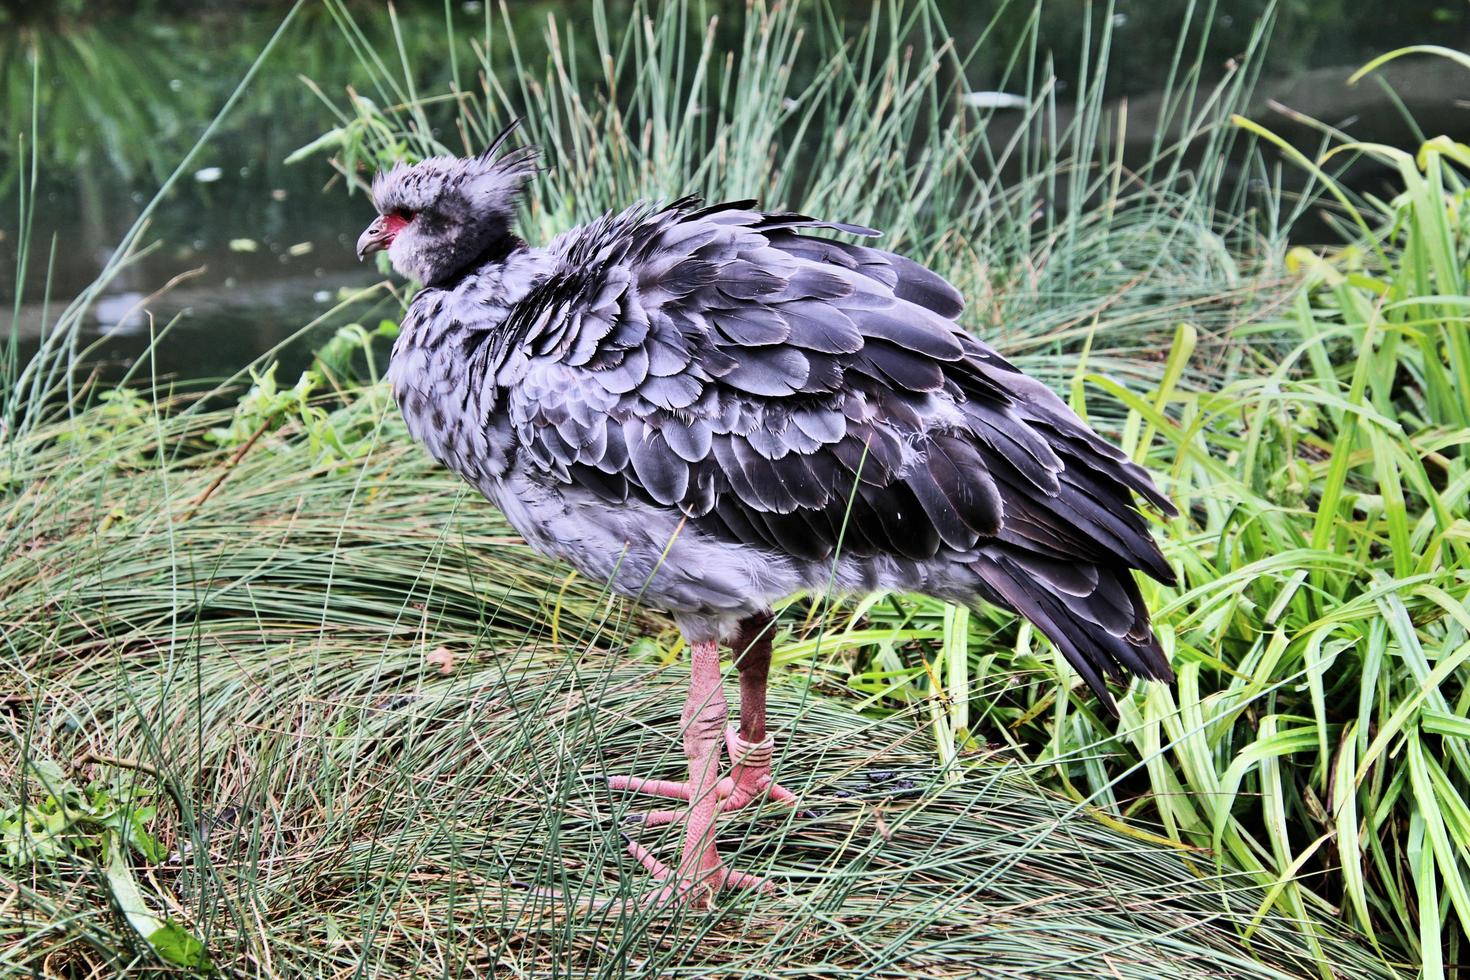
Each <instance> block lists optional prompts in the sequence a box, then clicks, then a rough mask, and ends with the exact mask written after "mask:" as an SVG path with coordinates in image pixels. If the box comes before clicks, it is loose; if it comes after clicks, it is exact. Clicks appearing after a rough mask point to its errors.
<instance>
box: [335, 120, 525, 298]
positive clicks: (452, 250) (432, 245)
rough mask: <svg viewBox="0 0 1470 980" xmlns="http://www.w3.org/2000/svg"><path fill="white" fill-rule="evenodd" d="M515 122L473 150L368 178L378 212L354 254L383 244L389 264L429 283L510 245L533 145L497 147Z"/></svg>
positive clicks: (508, 249)
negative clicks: (470, 153) (480, 149)
mask: <svg viewBox="0 0 1470 980" xmlns="http://www.w3.org/2000/svg"><path fill="white" fill-rule="evenodd" d="M515 125H516V124H515V123H511V124H510V125H509V126H507V127H506V128H505V129H504V130H502V131H501V133H500V135H499V136H497V137H495V139H494V141H493V142H492V143H491V144H490V147H489V149H487V150H486V151H485V152H484V153H481V154H480V155H478V156H474V157H469V158H465V159H461V158H458V157H448V156H444V157H430V158H429V159H427V160H423V161H420V162H419V163H416V164H413V165H412V166H410V165H407V164H401V163H400V164H398V165H397V166H395V167H393V168H392V169H391V170H386V171H383V172H380V173H379V174H378V175H377V177H375V178H374V179H373V189H372V199H373V206H374V207H376V208H377V209H378V216H377V217H376V218H374V219H373V222H372V224H370V225H368V227H367V230H366V231H364V232H363V233H362V237H361V238H359V239H358V240H357V256H358V258H360V259H361V258H366V257H367V256H368V255H369V254H371V253H373V252H381V251H384V250H386V251H387V252H388V257H389V259H391V260H392V262H393V268H395V269H397V270H398V272H399V273H400V274H402V275H404V276H407V277H410V278H413V279H417V280H418V281H419V282H421V283H423V284H424V285H426V286H434V285H439V284H441V283H444V282H447V281H449V280H450V279H452V278H454V277H455V276H456V275H458V274H460V273H462V272H464V271H465V270H466V269H468V268H469V267H470V266H471V265H475V264H479V263H482V262H484V261H486V260H488V259H492V258H494V257H496V256H504V255H507V254H509V253H510V252H511V251H513V250H514V249H515V248H516V247H517V246H518V245H519V244H520V240H519V239H517V238H516V237H515V235H514V234H512V232H511V220H512V218H514V216H515V210H516V202H517V199H518V197H519V195H520V191H521V188H522V187H524V186H525V183H526V181H527V180H528V179H529V178H530V177H531V175H532V174H534V173H535V172H536V148H535V147H532V146H523V147H519V148H517V149H514V150H510V151H509V152H506V153H501V152H500V150H501V147H502V146H503V145H504V144H505V141H506V138H507V137H509V135H510V132H511V130H512V129H514V128H515Z"/></svg>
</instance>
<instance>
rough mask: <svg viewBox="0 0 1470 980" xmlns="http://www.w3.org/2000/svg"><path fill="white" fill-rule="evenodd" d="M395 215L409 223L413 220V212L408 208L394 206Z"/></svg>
mask: <svg viewBox="0 0 1470 980" xmlns="http://www.w3.org/2000/svg"><path fill="white" fill-rule="evenodd" d="M393 217H395V218H397V219H398V220H399V221H402V222H403V223H405V224H407V223H408V222H410V221H412V220H413V212H412V211H410V210H408V208H394V209H393Z"/></svg>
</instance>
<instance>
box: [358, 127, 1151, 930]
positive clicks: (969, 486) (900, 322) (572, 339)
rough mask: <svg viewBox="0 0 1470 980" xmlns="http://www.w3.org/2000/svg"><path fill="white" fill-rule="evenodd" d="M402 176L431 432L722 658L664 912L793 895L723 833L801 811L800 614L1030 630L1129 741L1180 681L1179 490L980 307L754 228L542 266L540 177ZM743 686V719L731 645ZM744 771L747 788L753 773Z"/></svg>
mask: <svg viewBox="0 0 1470 980" xmlns="http://www.w3.org/2000/svg"><path fill="white" fill-rule="evenodd" d="M514 128H515V123H512V124H511V125H509V126H507V127H506V128H505V129H504V130H502V131H501V132H500V133H499V134H498V135H497V136H496V137H495V138H494V139H493V140H492V141H491V142H490V144H489V146H488V147H487V148H486V149H485V150H484V152H482V153H479V154H476V155H472V156H467V157H463V158H460V157H455V156H451V155H444V156H435V157H429V158H427V159H423V160H421V161H419V162H416V163H408V162H402V163H398V164H396V165H394V166H392V167H391V168H389V169H386V170H382V171H379V172H378V173H377V174H376V175H375V177H374V178H373V180H372V183H371V190H370V197H371V200H372V203H373V205H374V206H375V208H376V210H377V212H378V215H377V217H376V218H375V219H374V220H373V221H372V223H371V224H370V225H369V226H368V227H367V229H366V230H365V231H364V232H363V233H362V236H361V238H359V240H358V242H357V253H358V257H359V258H365V257H366V256H367V255H369V254H371V253H374V252H378V251H386V252H387V254H388V258H389V260H390V262H391V265H392V266H393V268H394V269H395V270H396V271H397V272H398V273H399V274H400V275H402V276H404V277H405V278H408V279H410V280H415V281H417V283H419V284H420V287H421V288H420V289H419V290H418V291H417V292H416V293H415V294H414V295H413V298H412V300H411V301H410V302H409V304H408V306H407V309H406V311H405V313H404V315H403V318H402V322H401V324H400V331H399V335H398V337H397V339H396V340H395V342H394V346H393V352H392V355H391V359H390V366H389V369H388V372H387V376H388V379H389V382H390V385H391V388H392V392H393V396H394V399H395V400H396V402H397V404H398V406H399V408H400V410H401V412H402V415H403V418H404V420H405V422H406V424H407V428H408V431H409V433H410V434H411V435H412V436H413V437H414V438H415V439H416V440H418V441H419V442H421V443H422V444H423V445H424V447H425V448H426V449H427V451H428V452H429V453H430V454H431V455H432V456H433V457H434V458H435V459H436V460H438V461H439V462H440V463H442V464H443V465H444V466H446V467H448V468H449V469H450V470H453V471H454V472H455V473H457V474H458V475H459V476H460V477H462V478H463V479H464V480H465V481H467V482H468V483H469V484H470V485H471V486H472V487H474V488H475V489H477V490H478V491H479V492H480V493H481V494H483V495H484V497H485V498H487V499H488V500H489V501H490V503H491V504H493V505H494V506H496V507H497V508H499V510H500V511H501V512H502V513H503V514H504V516H505V518H506V520H507V521H508V522H509V523H510V525H511V526H512V527H514V528H515V530H516V531H517V533H518V534H519V535H520V536H521V537H523V538H524V540H525V541H526V543H527V544H528V545H530V546H531V547H532V548H534V549H536V550H537V551H539V552H541V553H543V554H546V555H549V556H551V557H553V558H555V559H559V560H562V561H565V562H567V563H569V564H570V565H571V566H572V567H573V568H574V569H576V570H577V571H578V572H579V573H581V574H582V575H585V576H589V577H590V578H592V579H594V580H596V581H599V582H602V583H606V584H607V585H608V586H609V587H610V588H611V589H612V590H613V591H615V592H617V593H619V594H621V595H623V596H626V597H629V598H631V599H634V600H638V601H641V602H643V603H644V604H646V605H649V606H653V607H656V608H660V609H663V610H665V611H667V612H668V613H670V614H672V616H673V619H674V621H675V623H676V624H677V626H678V628H679V630H680V632H681V633H682V635H683V638H684V640H685V641H686V642H687V644H688V646H689V649H690V658H691V670H690V679H689V685H688V691H687V696H686V699H685V703H684V709H683V712H682V715H681V719H682V730H681V740H682V744H683V750H684V756H685V760H686V762H687V764H688V778H687V779H686V780H678V781H675V780H666V779H654V778H644V777H640V776H636V775H628V776H613V777H610V778H608V781H607V785H608V786H609V787H610V789H611V790H612V791H615V792H622V791H627V792H633V793H638V794H643V795H647V796H652V797H659V798H664V799H668V800H671V801H673V803H672V804H671V806H672V807H673V808H671V809H666V810H655V811H652V812H649V813H646V814H644V815H643V816H642V822H643V823H644V824H645V825H655V826H656V825H661V824H673V825H682V830H683V838H682V846H681V850H680V854H679V857H678V859H677V861H672V862H665V861H664V860H662V859H660V858H659V857H658V856H656V855H655V854H654V853H652V852H651V851H650V850H649V849H648V848H646V847H645V846H644V845H643V844H641V843H639V842H638V841H636V840H634V839H632V838H631V837H627V836H626V835H625V839H626V842H627V849H628V852H629V853H630V854H631V855H632V857H633V858H634V859H636V860H637V862H638V863H639V864H640V865H642V866H643V867H644V868H645V869H647V871H648V872H649V873H650V874H651V876H652V878H653V879H654V884H653V886H651V888H650V889H649V890H648V891H647V893H646V894H645V895H644V896H642V897H641V899H640V900H639V901H640V902H641V903H645V904H653V905H674V906H679V907H686V908H697V909H707V908H710V907H712V905H713V904H714V902H715V901H716V896H717V895H718V894H719V893H721V892H722V891H724V890H725V889H757V890H760V891H766V892H768V891H770V890H772V889H773V887H774V886H773V883H772V882H771V881H769V880H767V879H765V878H762V877H758V876H755V875H752V874H748V873H746V872H742V871H739V870H737V869H734V868H732V867H729V866H728V865H726V864H725V863H724V861H723V859H722V858H721V856H720V854H719V852H718V849H717V848H716V845H715V827H716V823H717V821H718V820H719V819H720V817H721V816H723V815H725V814H729V813H732V812H734V811H737V810H741V809H743V808H745V807H748V806H752V805H754V804H757V803H762V802H765V801H775V802H777V803H781V804H786V805H796V803H797V797H796V795H795V794H794V793H792V792H791V791H789V790H788V789H787V788H786V787H784V786H782V785H780V784H779V783H778V782H776V781H775V779H774V778H773V774H772V759H773V750H774V745H775V740H774V736H773V735H772V734H771V732H770V731H769V730H768V727H767V717H766V687H767V682H768V677H769V672H770V665H771V648H772V639H773V629H774V617H773V614H772V607H773V604H774V603H776V602H777V601H779V600H781V599H783V598H786V597H789V596H792V595H795V594H798V593H801V592H803V591H807V592H809V593H814V594H829V593H831V594H846V595H864V594H871V593H876V592H881V591H901V592H906V593H920V594H925V595H928V596H932V597H936V598H938V599H941V600H945V601H948V602H952V603H957V604H962V605H965V606H967V607H971V608H976V607H979V606H980V605H981V604H983V603H990V604H993V605H995V606H998V607H1000V608H1002V609H1004V610H1008V611H1010V612H1012V613H1015V614H1018V615H1019V616H1021V617H1024V618H1025V619H1027V620H1029V621H1030V622H1031V623H1032V624H1034V625H1035V627H1036V628H1037V629H1038V630H1039V631H1040V632H1041V633H1042V634H1044V635H1045V636H1046V637H1047V638H1048V639H1049V640H1050V641H1051V642H1052V643H1053V644H1054V645H1055V646H1056V648H1057V649H1059V650H1060V651H1061V653H1062V655H1063V656H1065V658H1066V660H1067V661H1068V662H1069V663H1070V664H1071V666H1072V668H1073V669H1075V670H1076V671H1077V673H1078V674H1079V675H1080V676H1081V678H1082V679H1083V680H1084V681H1085V682H1086V684H1087V685H1088V686H1089V688H1090V689H1091V690H1092V691H1093V692H1095V695H1096V697H1097V698H1098V699H1099V700H1100V702H1101V704H1102V705H1103V706H1104V707H1105V708H1106V709H1108V710H1109V711H1112V712H1113V713H1114V714H1116V708H1115V706H1114V702H1113V699H1112V696H1111V694H1110V693H1109V691H1108V687H1107V679H1108V678H1113V679H1117V680H1120V681H1126V679H1127V678H1128V677H1129V676H1130V675H1136V676H1138V677H1142V678H1146V679H1152V680H1156V681H1165V682H1167V681H1171V680H1172V672H1171V669H1170V664H1169V658H1168V657H1167V655H1166V654H1165V652H1164V650H1163V648H1162V646H1161V645H1160V642H1159V640H1158V638H1157V636H1156V635H1155V633H1154V630H1153V627H1152V624H1151V622H1150V618H1149V611H1148V608H1147V607H1146V605H1145V602H1144V599H1143V597H1142V595H1141V592H1140V588H1139V585H1138V581H1137V579H1136V578H1135V572H1141V573H1143V574H1145V575H1148V576H1150V577H1152V578H1153V579H1155V580H1157V581H1159V582H1162V583H1165V584H1173V583H1174V581H1175V576H1174V573H1173V570H1172V569H1171V567H1170V565H1169V563H1168V562H1167V560H1166V559H1165V556H1164V555H1163V553H1162V552H1161V550H1160V548H1159V547H1158V545H1157V543H1156V542H1155V540H1154V538H1153V536H1152V533H1151V531H1150V523H1149V520H1148V518H1147V516H1146V514H1147V512H1148V511H1150V510H1151V511H1153V512H1155V513H1157V514H1159V515H1162V516H1164V517H1169V516H1174V515H1176V514H1177V511H1176V510H1175V508H1174V506H1173V505H1172V503H1171V502H1170V501H1169V499H1168V498H1167V497H1166V496H1165V495H1164V494H1163V493H1162V492H1161V491H1160V490H1159V489H1158V487H1157V486H1156V485H1155V483H1154V481H1153V480H1152V478H1151V477H1150V475H1149V473H1148V472H1147V471H1146V470H1145V469H1144V468H1143V467H1141V466H1140V465H1138V464H1137V463H1135V462H1134V461H1133V460H1132V459H1130V458H1129V457H1128V456H1127V455H1125V454H1124V453H1123V452H1122V451H1121V450H1120V449H1118V448H1117V447H1116V446H1114V445H1113V444H1112V443H1110V442H1108V441H1107V440H1106V439H1104V438H1103V437H1101V436H1100V435H1098V434H1097V433H1096V432H1094V431H1093V430H1092V429H1091V428H1089V427H1088V425H1087V424H1086V423H1084V422H1083V421H1082V420H1081V419H1080V418H1079V417H1078V416H1077V415H1076V414H1075V413H1074V412H1073V411H1072V410H1071V409H1070V408H1069V407H1068V406H1067V404H1066V403H1065V402H1063V401H1062V400H1061V399H1060V398H1059V397H1058V396H1057V395H1056V394H1055V393H1053V392H1052V391H1051V390H1050V389H1049V388H1048V387H1047V386H1046V385H1045V384H1043V383H1041V382H1040V381H1038V380H1036V379H1033V378H1031V377H1029V376H1027V375H1026V374H1023V373H1022V372H1021V371H1020V370H1018V369H1017V368H1016V367H1015V366H1013V365H1012V364H1011V363H1010V362H1008V361H1007V360H1006V359H1005V358H1004V357H1002V356H1001V355H1000V354H999V353H997V352H996V351H995V350H994V349H993V348H992V347H990V346H989V345H987V344H986V343H984V342H983V341H982V340H980V339H979V338H977V337H976V336H974V335H973V334H971V333H970V332H969V331H967V330H966V329H965V328H964V327H963V326H961V324H960V322H959V318H960V317H961V314H962V312H963V310H964V307H965V304H964V300H963V298H962V296H961V294H960V293H959V291H958V290H956V289H955V287H954V286H953V285H951V284H950V283H949V282H948V281H947V280H946V279H944V278H943V277H942V276H940V275H939V274H937V273H935V272H933V271H931V270H930V269H929V268H928V267H926V266H925V265H923V264H921V263H919V262H916V261H914V260H913V259H910V258H907V257H905V256H902V255H899V254H897V253H895V252H891V251H885V250H883V249H880V248H878V247H876V244H875V243H874V242H873V240H874V239H875V238H877V237H879V233H878V232H877V231H875V230H874V229H871V228H867V227H863V226H860V225H856V224H851V223H846V222H841V221H834V220H823V219H819V218H814V217H808V216H806V215H803V214H797V213H794V212H788V211H765V210H762V209H761V208H760V207H759V206H758V205H757V203H756V202H755V201H753V200H732V201H727V202H723V203H716V204H706V203H704V202H703V201H702V200H700V199H698V198H695V197H683V198H679V199H678V200H674V201H671V202H669V203H665V204H656V203H651V202H647V201H642V202H638V203H633V204H631V205H630V206H628V207H627V208H625V209H623V210H620V211H609V212H608V213H606V214H604V215H602V216H601V217H598V218H596V219H594V220H592V221H589V222H587V223H585V224H583V225H580V226H577V227H574V228H571V229H570V230H567V231H564V232H562V233H561V234H559V235H557V236H555V237H554V238H552V239H551V240H550V241H548V242H546V243H545V244H544V245H541V246H535V245H531V244H529V243H528V242H527V241H525V240H524V239H522V238H521V237H519V235H518V234H517V232H516V230H515V229H516V224H517V216H518V214H519V212H520V208H521V205H522V199H523V197H524V196H525V194H526V191H527V187H528V185H529V183H530V182H531V181H532V180H533V179H535V177H536V175H537V174H538V173H539V172H541V170H542V167H541V164H540V156H539V151H538V150H537V148H536V147H535V146H533V145H530V144H525V145H521V146H517V147H514V148H511V147H509V146H508V142H509V139H510V136H511V133H512V131H513V130H514ZM721 644H725V645H728V647H729V649H730V650H731V653H732V656H733V659H734V663H735V668H736V671H737V673H738V677H739V707H738V711H737V712H736V715H735V719H734V720H733V721H731V720H730V718H729V714H730V711H729V704H728V701H727V699H726V696H725V694H724V691H723V686H722V672H721V663H720V645H721ZM722 749H723V753H724V754H725V755H728V757H729V763H730V765H729V768H728V770H726V771H722V767H721V755H722Z"/></svg>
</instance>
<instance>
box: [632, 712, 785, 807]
mask: <svg viewBox="0 0 1470 980" xmlns="http://www.w3.org/2000/svg"><path fill="white" fill-rule="evenodd" d="M775 745H776V742H775V739H773V738H770V737H769V736H767V737H766V739H765V740H764V741H761V742H747V741H746V740H745V739H743V738H741V737H740V729H739V728H737V727H736V726H735V725H731V726H729V727H728V728H726V729H725V749H726V751H727V752H728V753H729V755H730V764H731V765H730V775H728V776H725V777H724V778H723V779H721V780H720V781H719V782H717V783H716V784H715V796H717V797H718V798H719V800H720V810H719V812H721V813H731V812H733V811H735V810H743V809H745V808H746V807H747V806H750V805H751V804H752V803H757V802H759V801H760V800H761V799H762V798H765V797H769V798H770V799H772V800H774V801H775V802H777V803H784V804H786V805H788V806H794V805H796V803H797V802H799V801H798V798H797V796H796V794H795V793H793V792H791V791H790V790H789V789H787V788H786V787H784V786H782V785H781V784H779V783H777V782H776V781H775V780H774V779H772V778H771V757H772V755H773V753H774V751H775ZM607 785H608V788H609V789H615V790H626V791H627V792H629V793H642V794H643V795H644V796H659V797H663V798H664V799H666V800H681V801H683V802H685V803H688V802H689V796H690V790H689V783H687V782H685V781H683V780H676V779H642V778H640V777H638V776H609V777H608V779H607ZM687 813H688V811H687V810H650V811H647V812H645V813H634V814H630V815H629V817H628V821H629V822H630V823H640V824H643V825H644V826H647V827H660V826H663V825H664V824H671V823H679V822H680V821H682V820H683V819H684V817H685V816H686V815H687Z"/></svg>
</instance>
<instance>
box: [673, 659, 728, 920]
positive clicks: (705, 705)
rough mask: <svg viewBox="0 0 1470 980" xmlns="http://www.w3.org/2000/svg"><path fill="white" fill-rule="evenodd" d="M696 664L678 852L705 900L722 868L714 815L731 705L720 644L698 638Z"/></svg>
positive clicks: (687, 878)
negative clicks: (686, 803) (685, 802)
mask: <svg viewBox="0 0 1470 980" xmlns="http://www.w3.org/2000/svg"><path fill="white" fill-rule="evenodd" d="M693 659H694V666H693V671H692V672H691V673H690V675H689V696H688V697H687V698H686V699H685V701H684V713H683V716H682V720H683V723H684V758H686V759H688V760H689V796H688V800H689V820H688V823H687V824H686V825H685V827H684V850H683V853H682V854H681V856H680V858H679V870H678V879H679V881H680V882H681V883H685V882H688V883H690V884H691V885H693V886H694V887H696V888H698V889H700V890H701V891H703V892H704V893H705V895H704V896H701V897H696V898H695V902H696V904H703V902H702V899H707V896H708V893H709V892H710V891H712V889H713V888H714V887H718V884H717V883H716V882H715V881H714V880H713V878H714V875H715V873H716V872H717V871H718V870H719V868H720V855H719V852H718V851H716V850H715V818H716V816H717V815H718V814H719V812H720V797H719V794H718V793H716V792H715V785H716V784H717V783H718V782H719V781H720V735H721V733H722V731H723V730H724V727H725V717H726V715H727V714H728V713H729V705H728V703H727V702H726V701H725V691H724V686H723V684H722V683H721V681H720V647H719V644H717V643H715V642H714V641H712V640H711V641H709V642H705V643H696V644H694V649H693Z"/></svg>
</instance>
